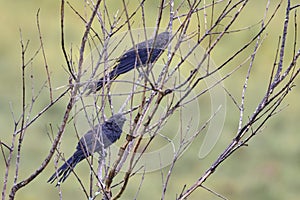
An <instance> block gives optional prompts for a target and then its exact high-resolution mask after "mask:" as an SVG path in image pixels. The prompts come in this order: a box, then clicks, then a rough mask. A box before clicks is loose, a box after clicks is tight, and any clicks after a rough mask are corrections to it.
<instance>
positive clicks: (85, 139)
mask: <svg viewBox="0 0 300 200" xmlns="http://www.w3.org/2000/svg"><path fill="white" fill-rule="evenodd" d="M125 121H126V118H125V116H124V115H123V114H122V113H117V114H115V115H112V117H110V118H109V119H108V120H107V121H105V122H104V123H103V124H97V125H96V126H95V127H94V128H93V129H91V130H89V131H88V132H87V133H86V134H84V135H83V136H82V137H81V138H80V140H79V142H78V144H77V147H76V151H75V153H74V154H73V155H72V156H71V157H70V158H69V159H68V160H67V161H66V162H65V163H64V164H63V165H62V166H61V167H60V168H59V169H58V170H57V171H56V172H55V173H54V174H53V175H52V176H51V177H50V178H49V180H48V181H47V182H48V183H53V182H54V181H55V180H56V179H58V183H57V184H56V186H57V185H60V184H61V183H63V182H64V181H65V180H66V178H67V177H68V176H69V175H70V173H71V172H72V171H73V169H74V168H75V166H76V165H77V164H78V163H79V162H81V161H82V160H84V159H85V158H87V157H89V156H91V155H93V154H94V153H95V152H97V153H101V152H102V150H103V149H106V148H108V147H109V146H110V145H111V144H113V143H114V142H116V141H117V140H118V139H119V138H120V136H121V133H122V129H123V125H124V123H125Z"/></svg>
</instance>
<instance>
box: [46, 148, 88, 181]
mask: <svg viewBox="0 0 300 200" xmlns="http://www.w3.org/2000/svg"><path fill="white" fill-rule="evenodd" d="M84 158H85V157H84V155H83V154H82V152H79V151H76V152H75V153H74V154H73V156H72V157H71V158H69V159H68V160H67V161H66V162H65V163H64V164H63V165H62V166H61V167H60V168H59V169H58V170H57V171H56V172H55V173H54V174H53V175H52V176H51V177H50V178H49V179H48V181H47V182H48V183H53V182H54V181H55V180H56V179H58V182H57V184H56V186H57V185H59V184H60V183H62V182H64V181H65V180H66V178H67V177H68V176H69V175H70V173H71V171H72V170H73V169H74V167H75V166H76V165H77V164H78V163H79V162H80V161H82V160H83V159H84Z"/></svg>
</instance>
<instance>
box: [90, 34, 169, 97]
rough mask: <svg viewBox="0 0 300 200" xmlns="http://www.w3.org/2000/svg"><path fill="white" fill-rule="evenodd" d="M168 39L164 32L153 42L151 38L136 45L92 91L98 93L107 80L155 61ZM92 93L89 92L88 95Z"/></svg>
mask: <svg viewBox="0 0 300 200" xmlns="http://www.w3.org/2000/svg"><path fill="white" fill-rule="evenodd" d="M169 39H170V34H169V32H167V31H165V32H162V33H160V34H158V35H157V37H156V39H155V40H154V38H153V39H149V40H146V41H144V42H141V43H138V44H136V45H135V46H136V48H134V47H132V48H131V49H129V50H128V51H126V52H125V53H124V54H123V55H122V56H121V57H120V58H119V59H118V64H117V65H116V66H115V67H114V68H113V69H112V71H111V72H110V73H109V74H108V75H107V76H105V77H102V78H100V79H99V80H98V81H97V83H96V85H95V86H94V89H92V91H94V92H96V91H99V90H100V89H101V88H102V87H103V86H104V85H105V84H106V83H107V82H108V81H109V80H114V79H116V78H117V77H118V76H119V75H121V74H124V73H126V72H129V71H130V70H132V69H134V68H135V67H139V66H141V65H145V64H147V63H153V62H154V61H156V60H157V59H158V57H159V56H160V55H161V53H162V51H163V50H164V49H165V48H166V46H167V44H168V42H169ZM92 91H91V90H90V91H89V93H91V92H92ZM89 93H88V94H89Z"/></svg>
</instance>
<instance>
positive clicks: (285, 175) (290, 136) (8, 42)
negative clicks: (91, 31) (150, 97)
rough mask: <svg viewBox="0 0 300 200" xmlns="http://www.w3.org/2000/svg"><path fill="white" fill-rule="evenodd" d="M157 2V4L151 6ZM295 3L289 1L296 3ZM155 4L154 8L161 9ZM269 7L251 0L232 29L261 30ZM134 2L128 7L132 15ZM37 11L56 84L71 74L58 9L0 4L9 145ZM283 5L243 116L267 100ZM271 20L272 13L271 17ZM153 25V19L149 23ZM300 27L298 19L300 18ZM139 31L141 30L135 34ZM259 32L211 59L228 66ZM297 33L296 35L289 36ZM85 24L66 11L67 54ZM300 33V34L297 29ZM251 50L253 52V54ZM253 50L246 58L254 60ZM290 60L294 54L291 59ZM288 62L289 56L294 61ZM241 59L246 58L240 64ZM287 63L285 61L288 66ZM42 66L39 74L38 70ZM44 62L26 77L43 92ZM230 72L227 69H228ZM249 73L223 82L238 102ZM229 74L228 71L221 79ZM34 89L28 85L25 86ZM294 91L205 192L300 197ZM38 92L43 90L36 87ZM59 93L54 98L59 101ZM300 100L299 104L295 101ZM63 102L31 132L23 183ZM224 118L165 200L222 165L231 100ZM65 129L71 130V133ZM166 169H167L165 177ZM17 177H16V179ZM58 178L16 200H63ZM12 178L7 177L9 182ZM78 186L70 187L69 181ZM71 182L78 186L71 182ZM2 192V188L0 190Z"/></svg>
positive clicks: (153, 195) (156, 194)
mask: <svg viewBox="0 0 300 200" xmlns="http://www.w3.org/2000/svg"><path fill="white" fill-rule="evenodd" d="M154 2H155V3H154ZM278 2H279V1H272V2H271V5H270V10H274V8H275V5H277V3H278ZM296 2H297V1H296V0H295V1H292V3H294V4H295V3H296ZM71 3H72V4H73V5H74V6H76V8H78V9H79V10H81V11H83V8H82V6H83V3H82V2H81V3H80V2H77V1H76V2H75V1H74V2H71ZM156 3H157V4H156ZM265 5H266V2H265V1H260V0H252V1H250V2H249V5H247V7H246V10H245V12H244V13H243V14H242V16H241V18H240V20H239V21H238V23H235V24H234V26H233V28H232V29H238V28H242V27H247V26H249V25H252V24H257V23H258V22H259V20H260V19H261V18H262V17H263V13H264V10H265ZM118 6H121V2H119V3H115V2H110V3H108V7H109V9H110V10H111V12H113V11H114V10H117V7H118ZM134 7H135V5H134V3H131V4H129V8H130V9H133V8H134ZM157 7H158V2H157V1H152V3H148V4H146V6H145V9H146V13H157ZM38 9H40V25H41V29H42V35H43V41H44V46H45V51H46V54H47V61H48V65H49V67H50V71H51V74H52V78H53V79H52V84H53V87H54V88H57V87H60V86H63V85H66V84H67V83H68V75H67V73H66V72H65V71H64V70H63V67H62V66H65V62H64V59H63V55H62V52H61V50H60V30H59V28H60V21H59V15H60V14H59V13H60V2H59V1H50V0H27V1H21V0H17V1H4V0H0V13H1V15H0V25H1V32H0V34H1V35H0V67H1V68H0V69H1V73H0V80H1V84H0V91H1V92H0V127H1V134H0V139H1V141H3V142H5V143H7V144H10V139H11V135H12V133H13V128H14V124H13V119H12V114H11V111H10V107H12V109H13V111H14V114H15V115H16V116H19V115H20V113H21V106H20V104H21V87H20V83H21V68H20V66H21V65H20V64H21V56H20V55H21V48H20V30H21V32H22V37H23V39H24V40H30V43H29V47H28V57H29V55H33V54H34V52H35V51H36V50H37V48H38V46H39V39H38V31H37V27H36V13H37V11H38ZM284 13H285V5H283V6H282V7H281V8H280V10H279V13H278V15H277V16H276V17H275V19H274V21H273V22H272V23H271V25H270V27H269V29H268V30H267V35H265V36H266V37H265V38H264V43H263V44H262V46H261V48H260V53H258V55H257V59H256V61H255V63H254V65H255V66H254V69H253V72H252V74H251V78H250V81H249V88H248V95H247V99H246V101H247V108H246V114H248V115H249V114H251V112H253V109H254V108H255V107H256V105H257V103H258V102H259V101H260V99H261V98H262V96H263V92H264V91H265V89H266V83H267V79H268V78H269V73H270V71H271V66H272V63H273V60H274V57H275V49H276V47H277V41H278V37H279V35H280V34H281V33H282V23H283V20H284ZM269 15H270V13H269V14H268V16H269ZM148 19H149V20H148ZM147 20H148V21H147V23H148V25H149V26H152V27H153V26H154V25H155V21H154V20H155V17H149V18H147ZM298 21H299V17H298ZM138 26H140V24H139V23H136V27H138ZM258 28H259V26H257V27H256V28H253V29H250V30H246V31H242V32H239V33H235V34H232V35H228V36H226V37H224V38H223V40H222V41H221V42H220V43H219V46H218V47H217V49H216V51H215V52H214V54H213V60H214V62H215V63H216V65H219V64H221V63H222V61H224V58H226V57H228V56H229V55H231V53H232V52H234V50H235V49H237V48H239V47H240V46H241V45H242V44H244V43H245V42H246V41H248V40H249V39H250V38H251V37H253V35H254V34H255V33H256V31H257V30H258ZM290 30H292V29H290ZM82 33H83V24H82V23H81V22H80V20H79V19H78V17H77V16H75V14H74V13H72V11H71V10H70V9H67V10H66V43H67V44H68V48H70V47H71V45H72V47H73V49H74V52H75V54H76V53H77V49H78V46H79V44H80V41H81V36H82ZM298 33H299V28H298ZM288 37H289V44H288V46H289V47H290V49H292V43H291V41H292V38H293V32H292V31H290V34H289V35H288ZM252 49H253V48H252ZM249 52H251V49H249V51H248V52H247V53H245V55H247V54H249ZM286 53H287V56H290V55H291V51H290V52H286ZM289 58H290V57H289ZM240 59H243V57H241V58H240ZM288 61H289V59H286V60H285V62H286V63H287V62H288ZM240 62H241V60H236V61H234V62H233V63H232V66H236V65H237V64H238V63H240ZM39 66H41V67H39ZM43 66H44V65H43V59H42V56H41V54H39V55H38V56H37V58H36V60H35V62H34V63H33V64H32V67H29V68H28V69H27V70H28V72H30V71H32V73H33V76H34V84H35V85H40V84H41V83H43V82H44V81H45V73H46V72H45V69H44V67H43ZM228 71H229V70H228ZM246 71H247V67H244V68H243V69H242V70H239V71H238V72H237V73H235V74H234V75H233V76H232V77H231V78H229V79H228V80H226V81H225V83H224V84H225V87H226V88H227V89H228V90H229V91H230V92H231V93H232V94H233V95H234V96H235V97H237V98H238V97H239V96H240V94H241V91H242V85H243V81H244V77H245V73H246ZM223 73H224V74H225V73H226V71H224V72H223ZM28 84H30V80H29V81H28ZM295 84H296V85H297V87H295V88H293V90H292V92H291V93H290V94H289V96H288V98H287V99H286V100H285V102H284V104H283V105H282V106H285V105H288V106H287V107H285V109H284V110H283V111H282V112H281V113H280V114H278V115H276V116H275V117H273V118H272V120H271V121H270V122H269V123H268V124H267V126H266V127H265V129H264V131H263V133H262V134H261V135H258V136H256V137H255V138H254V139H253V140H252V141H250V143H249V146H248V147H245V148H243V149H241V150H239V151H238V152H236V153H235V154H234V155H233V156H231V158H229V159H228V160H226V161H225V162H224V164H223V165H222V166H220V167H219V168H218V170H217V171H216V172H215V174H214V175H213V176H212V177H210V178H209V179H208V181H207V182H206V183H205V185H206V186H207V187H209V188H211V189H213V190H215V191H216V192H218V193H220V194H222V195H224V196H225V197H227V198H228V199H245V200H246V199H249V200H250V199H272V200H276V199H278V200H279V199H298V198H299V196H300V190H299V189H300V145H299V144H300V142H299V141H300V135H299V134H298V133H299V128H300V124H299V118H298V117H299V113H300V104H299V92H300V88H299V87H298V84H299V80H297V81H296V82H295ZM35 90H36V92H38V90H39V87H37V88H36V89H35ZM61 91H62V90H58V91H54V94H55V95H57V94H59V92H61ZM41 96H43V97H45V98H44V99H40V100H39V103H38V104H36V106H35V107H34V109H33V113H35V112H36V111H38V110H40V109H41V108H42V107H43V106H45V105H47V104H48V102H49V99H48V93H47V91H44V92H42V94H41ZM297 99H298V100H297ZM65 106H66V105H65V101H62V102H60V103H59V104H57V105H56V106H55V107H53V108H52V109H50V110H49V111H48V112H47V113H46V114H45V115H44V116H43V117H42V118H41V119H40V121H39V122H38V123H36V124H35V125H34V126H33V127H32V128H30V129H29V130H28V131H27V134H28V135H27V136H26V138H25V142H24V145H23V151H22V159H21V162H22V163H21V166H20V179H19V180H21V179H24V178H26V177H28V175H29V174H31V173H32V172H33V171H34V170H35V169H36V168H37V167H38V166H40V164H41V162H42V161H43V158H44V157H45V156H46V155H47V153H48V151H49V149H50V147H51V142H50V140H49V138H48V136H47V131H49V124H50V123H51V124H52V126H53V128H54V133H55V132H56V127H57V126H58V125H59V123H60V120H61V118H62V115H63V111H64V108H65ZM226 109H227V115H226V121H225V125H224V128H223V132H222V135H221V138H220V140H219V141H218V143H217V145H216V147H215V148H214V149H213V151H212V152H211V153H210V154H209V156H208V157H206V158H205V159H202V160H200V159H198V157H197V155H198V151H199V148H198V147H199V145H200V144H201V139H202V138H199V139H197V140H196V141H195V142H194V143H193V145H192V146H191V147H190V148H189V149H188V150H187V152H186V154H185V156H183V157H181V159H180V160H179V161H178V163H177V167H176V168H175V170H174V175H173V176H172V178H171V184H170V187H169V188H168V194H167V198H166V199H174V198H175V196H176V194H177V193H178V192H180V191H181V189H182V187H183V185H184V184H187V186H190V185H191V184H192V183H194V182H195V180H196V177H199V176H200V175H201V174H202V173H203V172H204V171H205V170H206V169H207V168H208V167H209V166H210V164H211V163H212V161H214V160H215V159H216V158H217V155H219V154H220V152H222V150H223V149H224V148H225V147H226V146H227V145H228V144H229V143H230V142H231V139H232V137H233V136H234V133H235V132H236V129H237V126H238V118H239V112H238V110H237V109H236V107H235V106H234V104H233V103H232V101H231V100H230V99H228V101H227V107H226ZM68 130H70V131H71V130H72V129H71V128H68V129H67V130H66V132H68ZM63 139H64V141H67V142H66V143H65V145H64V146H63V151H64V152H65V155H70V154H71V153H72V151H73V150H74V148H75V147H74V143H75V142H76V137H75V135H74V134H66V135H65V137H64V138H63ZM85 167H86V166H79V167H78V171H79V173H80V174H82V175H84V174H85V173H84V169H86V168H85ZM167 170H168V168H166V169H164V170H163V172H164V173H166V172H167ZM0 171H1V176H4V163H3V160H2V157H1V162H0ZM12 172H13V171H11V173H12ZM52 172H53V164H51V166H48V167H47V168H46V170H45V171H44V172H43V173H42V174H41V175H40V176H39V177H38V178H37V179H35V180H34V181H33V182H32V183H30V184H29V185H28V186H26V187H25V188H24V189H21V190H20V191H19V192H18V193H17V199H22V200H27V199H58V192H57V190H56V188H55V187H54V186H53V185H49V184H47V183H46V180H47V178H48V177H49V176H50V175H51V173H52ZM141 178H142V177H141V176H140V175H137V176H135V177H134V178H133V179H132V180H131V182H130V183H129V186H128V189H127V190H126V192H125V194H124V198H122V199H133V197H134V195H135V193H136V192H137V188H138V185H139V183H140V180H141ZM12 179H13V177H12V176H10V180H12ZM69 179H70V180H68V181H67V182H66V183H65V184H64V186H63V188H62V189H63V198H64V199H71V198H72V199H83V198H84V195H83V194H82V191H81V190H80V188H79V185H78V184H77V183H75V184H73V183H74V182H75V178H74V177H72V176H71V177H70V178H69ZM72 180H73V181H72ZM72 182H73V183H72ZM161 182H162V181H161V172H160V171H157V172H153V173H149V174H146V178H145V180H144V183H143V184H144V186H143V188H142V189H141V191H140V192H139V195H138V196H137V198H138V199H159V198H160V194H161V188H162V186H161ZM0 186H1V189H2V186H3V182H2V181H1V183H0ZM190 199H203V200H204V199H218V198H217V197H216V196H214V195H212V194H210V193H209V192H207V191H205V190H203V189H198V190H197V191H196V192H194V193H193V195H192V196H191V197H190Z"/></svg>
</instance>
